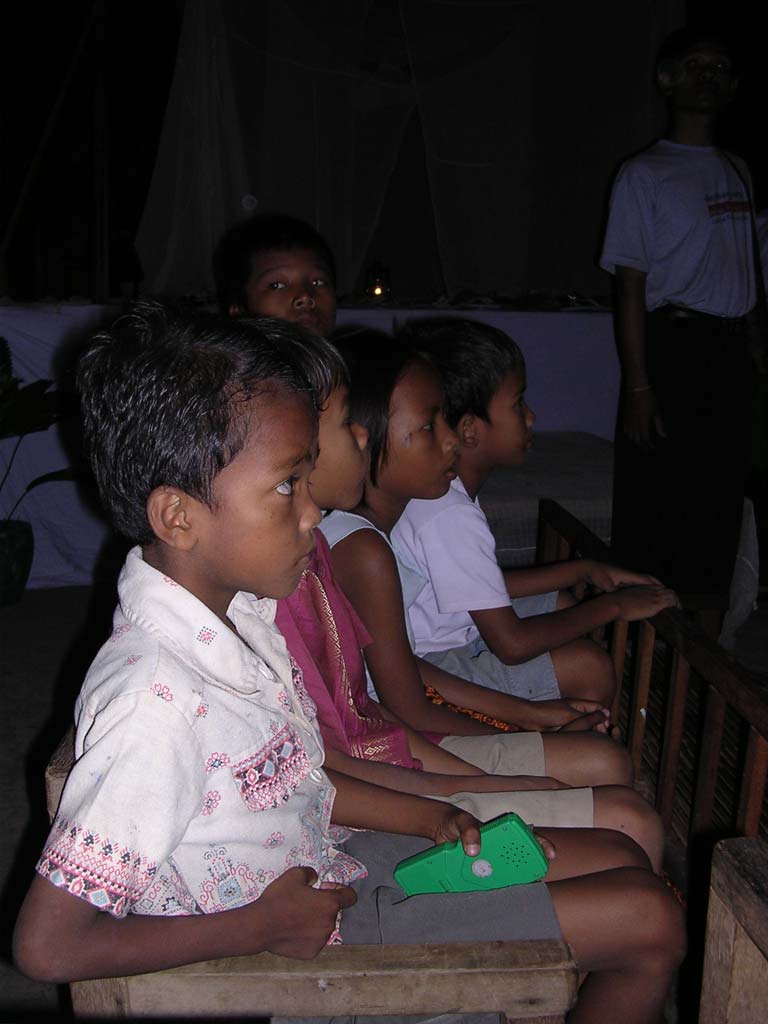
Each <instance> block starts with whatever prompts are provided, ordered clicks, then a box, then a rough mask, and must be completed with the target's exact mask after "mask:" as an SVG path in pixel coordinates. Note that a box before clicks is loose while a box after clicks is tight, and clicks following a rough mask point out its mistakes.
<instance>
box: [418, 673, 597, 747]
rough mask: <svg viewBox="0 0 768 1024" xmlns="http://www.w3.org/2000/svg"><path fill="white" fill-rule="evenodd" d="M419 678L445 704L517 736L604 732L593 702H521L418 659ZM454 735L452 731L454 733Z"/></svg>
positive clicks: (509, 695) (516, 698)
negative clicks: (494, 721)
mask: <svg viewBox="0 0 768 1024" xmlns="http://www.w3.org/2000/svg"><path fill="white" fill-rule="evenodd" d="M416 660H417V661H418V662H419V667H420V670H421V675H422V678H423V679H424V682H425V683H428V684H429V685H430V686H433V687H434V688H435V689H436V690H437V691H438V693H440V694H441V695H442V696H443V697H445V699H446V700H448V701H450V702H451V703H452V704H457V705H459V707H467V708H472V709H473V710H475V711H481V712H482V713H483V714H485V715H490V716H491V718H499V719H501V721H503V722H509V723H510V724H511V725H514V726H516V727H517V729H518V730H520V731H521V732H555V731H558V730H561V729H565V730H568V731H577V732H582V731H586V730H589V729H597V730H598V731H599V732H604V731H607V729H608V726H609V721H608V717H607V709H606V708H603V707H602V706H601V705H600V704H598V702H597V701H594V700H568V699H560V700H525V699H524V698H523V697H514V696H513V695H512V694H508V693H501V692H500V691H499V690H490V689H488V688H487V687H485V686H478V685H477V683H471V682H469V680H468V679H460V678H459V677H458V676H454V675H452V674H451V673H450V672H445V671H444V670H443V669H441V668H438V667H437V666H436V665H432V664H431V663H430V662H428V661H424V660H422V659H420V658H417V659H416ZM454 731H455V730H454Z"/></svg>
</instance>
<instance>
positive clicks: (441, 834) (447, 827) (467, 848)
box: [432, 804, 480, 857]
mask: <svg viewBox="0 0 768 1024" xmlns="http://www.w3.org/2000/svg"><path fill="white" fill-rule="evenodd" d="M432 839H433V841H434V842H435V844H437V843H452V842H454V841H455V840H456V839H460V840H461V845H462V847H463V848H464V853H466V855H467V856H468V857H476V856H477V855H478V853H480V822H479V821H478V820H477V818H475V817H474V816H473V815H472V814H470V813H469V812H468V811H462V810H460V809H459V808H458V807H451V805H450V804H448V805H446V808H445V814H444V815H443V817H442V820H441V821H440V822H439V823H438V826H437V828H436V829H435V834H434V835H433V836H432Z"/></svg>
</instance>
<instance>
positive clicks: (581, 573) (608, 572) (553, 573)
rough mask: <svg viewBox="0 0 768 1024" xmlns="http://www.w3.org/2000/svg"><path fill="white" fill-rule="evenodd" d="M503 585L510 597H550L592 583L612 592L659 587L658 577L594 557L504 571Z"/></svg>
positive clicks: (591, 584) (600, 588)
mask: <svg viewBox="0 0 768 1024" xmlns="http://www.w3.org/2000/svg"><path fill="white" fill-rule="evenodd" d="M503 573H504V583H505V584H506V587H507V593H508V594H509V596H510V597H530V596H532V595H534V594H547V593H549V592H550V591H552V590H568V589H569V588H571V587H576V586H578V585H579V584H584V583H586V584H589V585H590V586H593V587H597V589H598V590H603V591H611V590H615V589H616V588H617V587H621V586H648V585H654V584H658V583H659V580H657V579H656V577H655V576H648V575H646V574H644V573H638V572H630V571H629V570H627V569H620V568H618V567H617V566H614V565H606V564H605V563H603V562H596V561H594V560H593V559H591V558H579V559H573V560H571V561H569V562H554V563H552V564H551V565H534V566H530V567H529V568H525V569H505V570H503Z"/></svg>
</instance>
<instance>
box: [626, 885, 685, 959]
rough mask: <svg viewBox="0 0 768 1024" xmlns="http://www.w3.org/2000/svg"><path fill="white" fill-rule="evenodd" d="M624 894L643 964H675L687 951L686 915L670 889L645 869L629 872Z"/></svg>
mask: <svg viewBox="0 0 768 1024" xmlns="http://www.w3.org/2000/svg"><path fill="white" fill-rule="evenodd" d="M632 875H633V876H636V877H633V878H632V879H631V882H630V884H629V885H628V886H627V897H628V899H629V900H631V901H632V903H633V905H634V907H633V909H634V913H633V918H634V920H635V939H636V941H637V943H638V952H639V953H641V954H642V956H643V961H644V963H645V964H646V966H652V964H653V962H655V963H656V965H657V966H658V967H659V969H662V970H667V969H669V968H670V967H672V968H674V967H677V966H678V965H679V964H680V963H681V962H682V960H683V957H684V956H685V952H686V944H687V939H686V933H685V915H684V913H683V908H682V907H681V906H680V904H679V902H678V901H677V899H676V898H675V896H674V894H673V893H672V890H671V889H670V888H669V887H668V886H667V885H665V884H664V882H663V881H662V880H661V879H660V878H658V877H656V876H655V875H652V874H651V873H650V872H648V871H644V872H642V873H640V872H635V871H633V872H632Z"/></svg>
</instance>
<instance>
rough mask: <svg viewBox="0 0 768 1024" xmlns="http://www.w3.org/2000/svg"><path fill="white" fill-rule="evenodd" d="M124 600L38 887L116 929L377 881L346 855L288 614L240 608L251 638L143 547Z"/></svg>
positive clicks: (249, 598) (240, 599) (83, 720)
mask: <svg viewBox="0 0 768 1024" xmlns="http://www.w3.org/2000/svg"><path fill="white" fill-rule="evenodd" d="M118 593H119V605H118V608H117V610H116V612H115V617H114V628H113V631H112V635H111V637H110V638H109V640H108V641H107V643H106V644H105V645H104V646H103V647H102V649H101V651H100V652H99V654H98V655H97V657H96V659H95V661H94V663H93V665H92V666H91V669H90V671H89V673H88V675H87V677H86V680H85V683H84V685H83V688H82V691H81V693H80V696H79V698H78V701H77V705H76V709H75V717H76V723H77V734H76V742H75V758H76V763H75V766H74V768H73V770H72V772H71V774H70V776H69V778H68V779H67V783H66V786H65V789H64V793H63V796H62V799H61V804H60V806H59V809H58V813H57V815H56V818H55V821H54V824H53V827H52V830H51V834H50V836H49V838H48V842H47V844H46V847H45V850H44V851H43V854H42V857H41V858H40V861H39V863H38V865H37V870H38V871H39V872H40V874H41V875H43V876H44V877H46V878H48V879H49V880H50V881H51V882H52V883H53V884H54V885H57V886H60V887H62V888H64V889H67V890H68V891H69V892H71V893H73V894H74V895H76V896H79V897H81V898H82V899H84V900H87V901H89V902H90V903H92V904H93V905H95V906H97V907H99V908H100V909H103V910H106V911H109V912H110V913H112V914H113V915H115V916H116V917H122V916H124V915H125V914H127V913H129V912H131V913H138V914H159V915H167V916H173V915H183V914H200V913H214V912H216V911H221V910H229V909H231V908H234V907H239V906H242V905H244V904H246V903H250V902H252V901H253V900H255V899H258V897H259V896H260V895H261V893H262V892H263V890H264V889H265V888H266V886H267V885H269V883H270V882H272V881H273V880H274V879H275V878H277V877H278V876H279V875H281V874H282V873H283V872H284V871H286V870H287V869H288V868H290V867H293V866H297V865H308V866H310V867H312V868H314V869H315V870H316V871H317V874H318V881H325V880H330V881H337V882H347V883H348V882H350V881H352V880H353V879H355V878H359V877H361V876H363V875H364V874H365V868H364V867H363V866H362V865H361V864H360V863H359V862H358V861H356V860H354V859H353V858H351V857H349V856H348V855H347V854H345V853H344V852H343V851H340V850H338V849H337V848H336V846H335V845H334V843H338V842H342V841H343V840H344V839H345V838H346V836H347V835H348V833H346V832H344V830H341V829H336V828H335V827H333V826H331V824H330V814H331V807H332V805H333V799H334V795H335V789H334V788H333V786H332V785H331V783H330V781H329V780H328V777H327V776H326V775H325V773H324V772H323V770H322V768H321V765H322V763H323V757H324V754H323V747H322V740H321V739H320V734H319V731H318V729H317V725H316V721H315V718H316V714H315V707H314V704H313V703H312V700H311V698H310V697H309V696H308V695H307V694H306V692H305V691H304V688H303V685H302V682H301V673H300V671H299V669H298V668H297V667H296V666H295V665H294V664H293V662H292V660H291V659H290V657H289V655H288V653H287V651H286V647H285V641H284V640H283V638H282V636H281V635H280V633H279V632H278V631H277V629H276V627H275V626H274V615H275V602H274V601H273V600H271V599H267V598H256V597H254V596H253V595H252V594H245V593H238V594H237V595H236V596H235V597H234V599H233V601H232V603H231V605H230V607H229V610H228V616H229V618H230V620H231V621H232V622H233V623H234V625H235V627H236V629H237V633H238V634H239V636H237V635H235V633H233V632H232V630H230V629H228V628H227V627H226V626H225V625H224V623H223V622H221V620H220V619H218V618H217V616H215V615H214V614H213V613H212V612H211V611H209V610H208V608H207V607H206V606H205V605H204V604H202V603H201V602H200V601H198V599H197V598H196V597H194V596H193V595H192V594H191V593H189V592H188V591H187V590H184V589H183V588H182V587H180V586H179V585H178V584H177V583H175V582H174V581H173V580H171V579H169V578H168V577H165V576H163V575H162V574H161V573H159V572H157V570H155V569H153V568H152V567H151V566H149V565H148V564H147V563H146V562H145V561H144V560H143V558H142V556H141V550H140V549H139V548H134V549H133V551H131V552H130V554H129V555H128V558H127V560H126V564H125V566H124V568H123V571H122V573H121V576H120V580H119V584H118Z"/></svg>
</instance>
